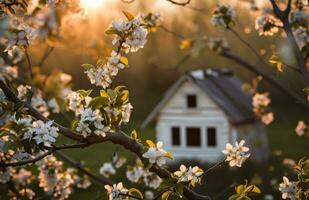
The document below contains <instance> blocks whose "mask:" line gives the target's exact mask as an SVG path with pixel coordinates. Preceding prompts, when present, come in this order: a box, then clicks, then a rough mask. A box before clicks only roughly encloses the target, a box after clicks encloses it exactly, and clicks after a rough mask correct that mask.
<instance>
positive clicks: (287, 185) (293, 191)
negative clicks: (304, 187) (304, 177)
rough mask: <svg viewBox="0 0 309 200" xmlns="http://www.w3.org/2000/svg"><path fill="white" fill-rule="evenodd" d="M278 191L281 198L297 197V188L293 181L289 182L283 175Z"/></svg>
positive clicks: (292, 199)
mask: <svg viewBox="0 0 309 200" xmlns="http://www.w3.org/2000/svg"><path fill="white" fill-rule="evenodd" d="M279 191H280V192H281V193H282V199H291V200H296V199H297V188H296V184H295V183H294V182H290V181H289V179H288V178H287V177H285V176H284V177H283V183H280V184H279Z"/></svg>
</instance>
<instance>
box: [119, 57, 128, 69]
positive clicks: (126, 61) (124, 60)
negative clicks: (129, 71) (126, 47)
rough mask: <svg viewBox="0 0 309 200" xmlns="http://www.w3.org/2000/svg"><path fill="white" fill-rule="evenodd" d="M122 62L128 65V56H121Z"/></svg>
mask: <svg viewBox="0 0 309 200" xmlns="http://www.w3.org/2000/svg"><path fill="white" fill-rule="evenodd" d="M120 62H121V63H122V64H124V65H125V66H126V67H127V66H128V65H129V60H128V58H126V57H124V56H121V57H120Z"/></svg>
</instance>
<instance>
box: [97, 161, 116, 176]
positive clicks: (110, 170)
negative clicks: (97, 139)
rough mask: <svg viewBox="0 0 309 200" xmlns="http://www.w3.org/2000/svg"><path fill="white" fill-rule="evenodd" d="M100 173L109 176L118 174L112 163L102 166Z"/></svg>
mask: <svg viewBox="0 0 309 200" xmlns="http://www.w3.org/2000/svg"><path fill="white" fill-rule="evenodd" d="M100 174H101V175H103V176H105V177H107V178H108V177H109V176H110V175H114V174H116V170H115V168H114V166H113V165H112V163H104V164H103V166H102V167H101V168H100Z"/></svg>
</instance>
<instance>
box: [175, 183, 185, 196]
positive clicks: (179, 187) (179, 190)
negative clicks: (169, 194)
mask: <svg viewBox="0 0 309 200" xmlns="http://www.w3.org/2000/svg"><path fill="white" fill-rule="evenodd" d="M183 187H184V185H183V183H177V184H176V186H175V189H176V192H177V193H178V194H179V195H182V194H183Z"/></svg>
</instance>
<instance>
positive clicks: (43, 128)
mask: <svg viewBox="0 0 309 200" xmlns="http://www.w3.org/2000/svg"><path fill="white" fill-rule="evenodd" d="M52 124H53V121H48V122H46V123H44V122H43V121H41V120H38V121H34V122H33V123H32V127H29V128H28V130H27V132H25V134H24V137H23V139H29V140H32V139H33V140H35V142H36V143H37V144H41V143H43V144H44V145H45V146H51V143H54V142H56V138H57V137H58V130H59V129H58V128H57V127H54V126H52Z"/></svg>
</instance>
